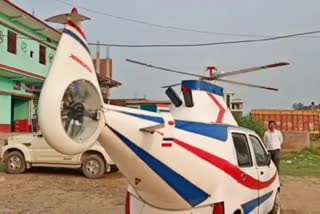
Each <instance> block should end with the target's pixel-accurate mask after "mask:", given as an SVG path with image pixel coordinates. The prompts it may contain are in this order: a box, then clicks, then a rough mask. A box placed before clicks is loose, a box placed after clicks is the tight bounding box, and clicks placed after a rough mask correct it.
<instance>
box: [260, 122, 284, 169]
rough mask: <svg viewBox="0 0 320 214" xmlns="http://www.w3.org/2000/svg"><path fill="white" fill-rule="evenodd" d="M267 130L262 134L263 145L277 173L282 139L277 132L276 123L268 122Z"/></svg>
mask: <svg viewBox="0 0 320 214" xmlns="http://www.w3.org/2000/svg"><path fill="white" fill-rule="evenodd" d="M268 127H269V130H268V131H266V132H265V133H264V136H263V142H264V143H265V145H266V147H267V149H268V151H269V152H270V154H271V159H272V161H273V163H274V164H275V165H276V167H277V170H278V172H279V165H280V159H281V144H282V143H283V137H282V134H281V132H280V131H279V130H277V129H276V128H275V127H276V123H275V122H274V121H269V124H268Z"/></svg>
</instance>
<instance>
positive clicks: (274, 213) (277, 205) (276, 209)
mask: <svg viewBox="0 0 320 214" xmlns="http://www.w3.org/2000/svg"><path fill="white" fill-rule="evenodd" d="M280 213H281V201H280V192H279V191H277V194H276V197H275V199H274V203H273V208H272V210H271V212H270V213H269V214H280Z"/></svg>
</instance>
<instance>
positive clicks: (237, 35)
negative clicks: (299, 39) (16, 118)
mask: <svg viewBox="0 0 320 214" xmlns="http://www.w3.org/2000/svg"><path fill="white" fill-rule="evenodd" d="M55 1H56V2H60V3H62V4H65V5H68V6H71V7H75V6H76V7H77V8H80V9H82V10H85V11H88V12H91V13H94V14H99V15H103V16H108V17H111V18H114V19H119V20H123V21H127V22H133V23H137V24H143V25H148V26H152V27H158V28H164V29H172V30H177V31H183V32H193V33H202V34H213V35H219V36H233V37H252V38H271V37H275V36H274V35H255V34H239V33H224V32H215V31H206V30H198V29H192V28H185V27H179V26H172V25H163V24H157V23H152V22H148V21H144V20H138V19H132V18H128V17H124V16H119V15H114V14H111V13H107V12H102V11H99V10H94V9H90V8H87V7H83V6H80V5H75V4H72V3H69V2H67V1H64V0H55ZM307 38H313V37H307ZM317 38H318V37H317Z"/></svg>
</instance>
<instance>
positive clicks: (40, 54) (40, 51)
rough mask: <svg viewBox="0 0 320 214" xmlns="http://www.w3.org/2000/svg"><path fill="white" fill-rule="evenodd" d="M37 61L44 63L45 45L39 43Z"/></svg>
mask: <svg viewBox="0 0 320 214" xmlns="http://www.w3.org/2000/svg"><path fill="white" fill-rule="evenodd" d="M39 62H40V64H43V65H45V64H46V47H44V46H42V45H40V46H39Z"/></svg>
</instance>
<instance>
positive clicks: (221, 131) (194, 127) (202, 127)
mask: <svg viewBox="0 0 320 214" xmlns="http://www.w3.org/2000/svg"><path fill="white" fill-rule="evenodd" d="M175 123H176V128H178V129H182V130H184V131H188V132H192V133H195V134H199V135H204V136H206V137H211V138H214V139H217V140H221V141H226V140H227V138H228V126H227V125H221V124H207V123H197V122H190V121H181V120H176V121H175Z"/></svg>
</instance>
